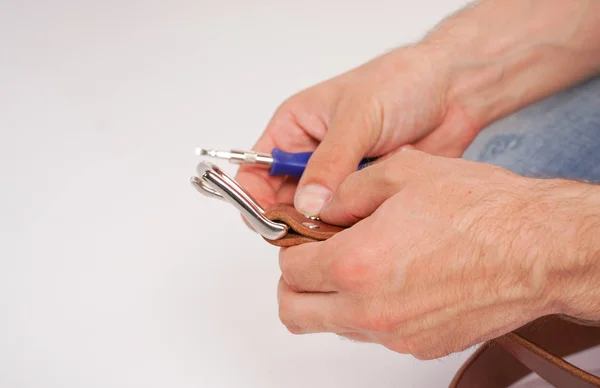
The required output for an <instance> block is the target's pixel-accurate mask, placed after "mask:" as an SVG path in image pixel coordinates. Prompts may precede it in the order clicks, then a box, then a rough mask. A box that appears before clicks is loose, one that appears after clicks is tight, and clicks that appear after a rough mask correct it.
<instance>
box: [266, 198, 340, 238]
mask: <svg viewBox="0 0 600 388" xmlns="http://www.w3.org/2000/svg"><path fill="white" fill-rule="evenodd" d="M265 216H266V217H267V218H268V219H270V220H271V221H281V222H284V223H285V224H287V225H288V226H289V227H290V231H289V232H288V233H287V234H286V235H285V236H284V237H283V238H281V239H279V240H268V239H265V240H266V241H267V242H269V243H271V244H273V245H277V246H279V247H291V246H294V245H300V244H304V243H307V242H315V241H323V240H327V239H328V238H330V237H332V236H333V235H334V234H336V233H338V232H341V231H342V230H344V228H341V227H339V226H334V225H330V224H327V223H325V222H323V221H320V220H313V219H311V218H307V217H305V216H303V215H302V214H300V213H298V212H297V211H296V209H294V208H293V207H292V206H289V205H275V206H273V207H270V208H269V209H267V211H266V212H265Z"/></svg>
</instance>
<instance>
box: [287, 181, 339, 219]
mask: <svg viewBox="0 0 600 388" xmlns="http://www.w3.org/2000/svg"><path fill="white" fill-rule="evenodd" d="M330 199H331V191H329V189H328V188H326V187H324V186H321V185H307V186H304V187H303V188H302V189H301V190H300V191H299V192H298V193H297V194H296V197H295V198H294V206H295V207H296V210H298V211H299V212H300V213H302V214H304V215H305V216H311V217H316V216H318V215H319V212H320V211H321V209H322V208H323V206H325V204H326V203H327V202H329V200H330Z"/></svg>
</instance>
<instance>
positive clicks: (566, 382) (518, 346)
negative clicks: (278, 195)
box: [191, 162, 600, 388]
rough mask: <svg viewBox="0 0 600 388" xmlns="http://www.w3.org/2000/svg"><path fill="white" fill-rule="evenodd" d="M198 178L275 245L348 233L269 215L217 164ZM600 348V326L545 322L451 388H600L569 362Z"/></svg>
mask: <svg viewBox="0 0 600 388" xmlns="http://www.w3.org/2000/svg"><path fill="white" fill-rule="evenodd" d="M197 173H198V177H192V178H191V183H192V185H193V186H194V187H195V188H196V189H197V190H198V191H199V192H201V193H202V194H205V195H208V196H211V197H218V198H220V199H223V200H225V201H227V202H229V203H231V204H232V205H234V206H235V207H236V208H237V209H238V210H239V211H240V212H241V213H242V215H243V216H244V217H245V218H246V219H247V220H248V223H249V224H250V225H251V226H252V227H253V228H254V229H255V230H256V231H257V232H258V233H260V234H261V235H262V236H263V238H264V239H265V240H266V241H267V242H269V243H270V244H273V245H276V246H280V247H291V246H295V245H300V244H305V243H310V242H315V241H323V240H327V239H328V238H330V237H332V236H333V235H335V234H336V233H338V232H340V231H342V230H343V229H344V228H341V227H338V226H334V225H330V224H327V223H325V222H323V221H321V220H319V219H313V218H307V217H305V216H303V215H302V214H300V213H298V212H297V211H296V210H295V209H294V208H293V207H292V206H289V205H275V206H273V207H271V208H269V209H267V210H264V209H262V208H261V207H260V206H259V205H258V203H257V202H256V201H255V200H254V199H253V198H252V197H251V196H250V195H249V194H248V193H247V192H246V191H245V190H244V189H242V188H241V187H240V186H239V185H238V184H237V183H236V182H235V181H234V180H233V179H231V178H229V177H228V176H227V175H226V174H225V173H224V172H223V171H221V170H220V169H219V168H218V167H216V166H214V165H212V164H209V163H205V162H202V163H200V164H198V167H197ZM597 345H600V327H598V326H594V325H593V324H590V323H586V322H580V321H576V320H574V319H572V318H569V317H564V316H559V315H552V316H547V317H542V318H540V319H538V320H536V321H534V322H531V323H529V324H527V325H525V326H523V327H521V328H520V329H517V330H515V331H513V332H511V333H508V334H505V335H503V336H501V337H498V338H495V339H493V340H490V341H487V342H486V343H484V344H483V345H481V346H480V347H479V349H478V350H477V351H476V352H475V353H474V354H473V355H472V356H471V357H470V358H469V359H468V360H467V361H466V362H465V363H464V364H463V366H462V367H461V368H460V369H459V370H458V372H457V373H456V375H455V376H454V379H453V380H452V382H451V383H450V387H451V388H479V387H485V388H501V387H508V386H509V385H511V384H513V383H515V382H517V381H518V380H520V379H521V378H523V377H525V376H526V375H528V374H529V373H531V372H533V373H536V374H537V375H539V376H540V377H541V378H543V379H544V380H546V381H547V382H548V383H550V384H552V385H554V386H555V387H560V388H592V387H596V388H599V387H600V377H598V376H594V375H592V374H590V373H588V372H586V371H584V370H582V369H579V368H578V367H576V366H574V365H572V364H570V363H568V362H567V361H565V360H564V358H563V357H566V356H568V355H571V354H575V353H577V352H580V351H582V350H585V349H588V348H591V347H594V346H597ZM598 366H600V360H598Z"/></svg>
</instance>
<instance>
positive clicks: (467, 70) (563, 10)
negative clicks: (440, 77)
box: [419, 0, 600, 128]
mask: <svg viewBox="0 0 600 388" xmlns="http://www.w3.org/2000/svg"><path fill="white" fill-rule="evenodd" d="M591 8H593V9H591ZM599 14H600V2H591V1H587V0H529V1H523V0H488V1H482V2H480V3H478V4H477V5H474V6H472V7H469V8H466V9H465V10H463V11H461V12H459V13H457V14H456V15H454V16H453V17H451V18H449V19H448V20H446V21H444V22H443V23H441V24H440V25H439V26H438V27H437V28H436V29H435V30H433V31H432V32H431V33H430V34H429V35H428V36H427V37H426V38H425V39H424V40H423V41H422V42H421V43H419V45H420V46H421V47H422V49H424V50H428V51H429V53H430V55H431V56H432V57H435V62H436V63H437V64H438V65H437V67H438V69H442V71H443V72H444V73H445V74H446V79H447V82H448V85H449V87H448V93H447V96H446V104H447V105H448V106H452V105H458V106H460V108H461V109H462V110H463V111H464V113H465V114H466V115H467V116H468V117H469V118H470V119H471V121H472V122H473V123H474V124H475V125H476V126H478V127H479V128H483V127H484V126H485V125H487V124H489V123H490V122H492V121H494V120H496V119H498V118H500V117H502V116H505V115H507V114H509V113H512V112H514V111H516V110H518V109H519V108H521V107H523V106H525V105H528V104H530V103H532V102H534V101H536V100H539V99H541V98H544V97H546V96H548V95H550V94H552V93H554V92H556V91H558V90H560V89H563V88H565V87H568V86H570V85H572V84H575V83H577V82H579V81H581V80H583V79H585V78H588V77H589V76H591V75H593V74H595V73H597V72H598V71H600V17H599V16H598V15H599Z"/></svg>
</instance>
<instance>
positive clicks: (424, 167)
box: [278, 151, 600, 359]
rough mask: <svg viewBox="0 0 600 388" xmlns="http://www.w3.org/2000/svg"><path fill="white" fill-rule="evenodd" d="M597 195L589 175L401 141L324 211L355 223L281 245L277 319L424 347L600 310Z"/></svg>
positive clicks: (461, 343) (393, 345)
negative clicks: (403, 147) (499, 163)
mask: <svg viewBox="0 0 600 388" xmlns="http://www.w3.org/2000/svg"><path fill="white" fill-rule="evenodd" d="M592 190H593V191H592ZM590 193H593V194H590ZM590 201H591V202H590ZM599 202H600V197H599V195H598V190H597V188H593V189H592V188H590V186H588V185H584V184H579V183H572V182H566V181H558V180H535V179H527V178H523V177H520V176H517V175H514V174H512V173H510V172H508V171H506V170H504V169H501V168H498V167H493V166H490V165H485V164H480V163H474V162H468V161H464V160H460V159H447V158H441V157H434V156H430V155H427V154H425V153H422V152H419V151H403V152H399V153H397V154H396V155H394V156H392V157H390V158H389V159H387V160H385V161H383V162H381V163H377V164H375V165H372V166H370V167H368V168H366V169H364V170H361V171H358V172H355V173H353V174H351V175H350V176H349V177H348V178H347V179H346V180H345V181H344V182H343V183H342V184H341V186H340V187H339V188H338V190H337V191H336V193H335V195H334V196H333V198H332V200H331V202H330V203H329V204H328V205H327V206H326V207H325V208H324V209H323V211H322V212H321V217H322V219H323V220H324V221H327V222H330V223H334V224H339V225H353V226H352V227H351V228H349V229H347V230H345V231H343V232H341V233H339V234H337V235H335V236H334V237H333V238H331V239H330V240H328V241H325V242H318V243H311V244H305V245H301V246H299V247H294V248H287V249H283V250H282V251H281V254H280V266H281V270H282V278H281V280H280V284H279V292H278V298H279V308H280V318H281V320H282V322H283V323H284V324H285V325H286V326H287V327H288V329H289V330H290V331H291V332H293V333H298V334H300V333H315V332H333V333H337V334H340V335H342V336H345V337H348V338H352V339H355V340H359V341H368V342H376V343H379V344H382V345H384V346H386V347H388V348H390V349H392V350H394V351H397V352H401V353H410V354H412V355H414V356H416V357H418V358H421V359H431V358H437V357H440V356H444V355H447V354H449V353H451V352H455V351H460V350H463V349H465V348H467V347H469V346H472V345H474V344H477V343H479V342H482V341H484V340H487V339H491V338H494V337H497V336H500V335H502V334H504V333H507V332H509V331H511V330H513V329H516V328H518V327H519V326H521V325H523V324H525V323H527V322H530V321H532V320H534V319H536V318H538V317H540V316H543V315H547V314H552V313H568V314H571V315H574V316H576V317H579V318H585V319H597V320H600V289H599V288H598V286H597V285H598V284H600V269H599V268H598V261H597V260H598V257H597V256H595V255H597V254H598V252H599V251H600V250H599V249H598V245H599V244H598V242H597V233H598V217H597V216H595V218H594V217H591V218H590V217H589V214H590V213H591V214H597V210H596V208H597V207H598V203H599ZM586 214H587V215H588V216H586ZM586 219H587V220H588V221H586ZM592 219H595V224H594V223H593V222H592V221H590V220H592ZM592 225H595V226H594V227H592ZM594 236H595V237H594ZM594 241H596V242H595V243H594ZM593 244H595V247H596V248H595V249H592V248H591V246H592V245H593ZM581 295H585V297H581Z"/></svg>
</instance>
